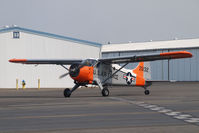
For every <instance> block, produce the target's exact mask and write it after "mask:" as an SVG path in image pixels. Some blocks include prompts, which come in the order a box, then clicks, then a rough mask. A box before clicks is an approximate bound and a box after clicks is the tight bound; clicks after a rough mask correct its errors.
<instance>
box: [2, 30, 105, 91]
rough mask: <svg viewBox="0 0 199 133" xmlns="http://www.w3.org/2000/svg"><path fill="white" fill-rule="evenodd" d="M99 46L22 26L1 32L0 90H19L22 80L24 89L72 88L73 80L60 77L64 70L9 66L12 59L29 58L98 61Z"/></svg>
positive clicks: (32, 66) (60, 68)
mask: <svg viewBox="0 0 199 133" xmlns="http://www.w3.org/2000/svg"><path fill="white" fill-rule="evenodd" d="M100 49H101V44H99V43H95V42H90V41H85V40H80V39H75V38H71V37H65V36H60V35H55V34H51V33H45V32H40V31H35V30H31V29H26V28H21V27H16V26H14V27H6V28H4V29H0V67H1V69H0V88H15V87H16V82H17V79H18V85H19V87H21V81H22V80H25V82H26V87H27V88H37V87H38V81H39V79H40V86H41V87H42V88H46V87H48V88H49V87H52V88H55V87H57V88H58V87H60V88H64V87H72V86H73V81H72V79H71V78H69V76H68V77H66V78H63V79H59V76H60V75H62V74H64V73H66V70H65V69H64V68H62V67H61V66H58V65H38V66H35V65H22V64H13V63H9V62H8V60H9V59H12V58H31V59H46V58H47V59H68V58H71V59H74V58H76V59H79V58H99V55H100Z"/></svg>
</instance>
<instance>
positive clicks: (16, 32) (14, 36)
mask: <svg viewBox="0 0 199 133" xmlns="http://www.w3.org/2000/svg"><path fill="white" fill-rule="evenodd" d="M13 38H16V39H19V38H20V32H19V31H13Z"/></svg>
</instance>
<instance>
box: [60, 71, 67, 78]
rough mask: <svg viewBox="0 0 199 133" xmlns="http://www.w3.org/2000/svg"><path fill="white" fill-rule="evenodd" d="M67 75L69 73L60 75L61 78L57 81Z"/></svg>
mask: <svg viewBox="0 0 199 133" xmlns="http://www.w3.org/2000/svg"><path fill="white" fill-rule="evenodd" d="M68 74H69V72H67V73H64V74H62V75H61V76H59V79H62V78H64V77H66V76H67V75H68Z"/></svg>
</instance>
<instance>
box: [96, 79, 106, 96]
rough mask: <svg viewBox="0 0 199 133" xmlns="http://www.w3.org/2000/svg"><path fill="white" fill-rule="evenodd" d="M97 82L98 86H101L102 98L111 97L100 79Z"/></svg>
mask: <svg viewBox="0 0 199 133" xmlns="http://www.w3.org/2000/svg"><path fill="white" fill-rule="evenodd" d="M95 82H96V83H97V85H98V86H99V88H100V90H101V93H102V96H104V97H107V96H109V90H108V87H107V86H102V83H101V81H100V80H99V79H96V80H95Z"/></svg>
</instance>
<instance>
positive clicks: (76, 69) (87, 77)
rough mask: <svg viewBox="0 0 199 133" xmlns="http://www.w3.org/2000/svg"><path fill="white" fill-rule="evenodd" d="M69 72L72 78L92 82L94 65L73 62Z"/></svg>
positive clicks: (80, 81) (79, 81)
mask: <svg viewBox="0 0 199 133" xmlns="http://www.w3.org/2000/svg"><path fill="white" fill-rule="evenodd" d="M69 74H70V77H71V78H72V79H74V80H75V81H77V82H78V83H90V84H91V83H92V82H93V66H82V67H81V66H80V65H79V64H73V65H71V66H70V68H69Z"/></svg>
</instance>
